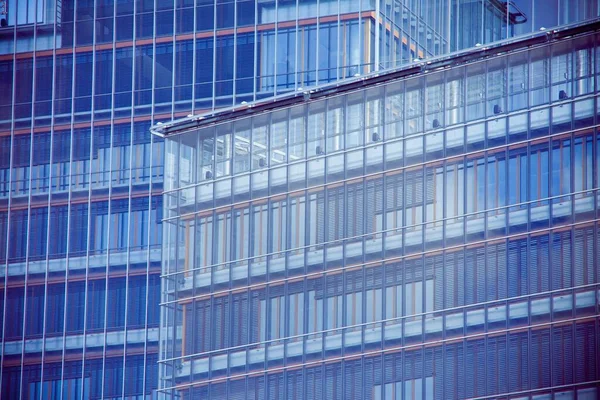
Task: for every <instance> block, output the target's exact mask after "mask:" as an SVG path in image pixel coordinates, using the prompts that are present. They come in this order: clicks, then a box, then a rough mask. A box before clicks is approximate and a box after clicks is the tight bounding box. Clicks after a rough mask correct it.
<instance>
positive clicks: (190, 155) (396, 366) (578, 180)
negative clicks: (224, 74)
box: [153, 21, 600, 400]
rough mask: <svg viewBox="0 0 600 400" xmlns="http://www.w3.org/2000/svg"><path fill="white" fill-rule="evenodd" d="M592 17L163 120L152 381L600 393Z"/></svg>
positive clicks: (193, 395) (290, 392)
mask: <svg viewBox="0 0 600 400" xmlns="http://www.w3.org/2000/svg"><path fill="white" fill-rule="evenodd" d="M599 62H600V22H598V21H595V22H591V23H587V24H581V25H576V26H570V27H563V28H559V29H553V30H546V31H543V32H538V33H535V34H531V35H528V36H526V37H522V38H520V39H514V40H509V41H505V42H501V43H499V44H495V45H488V46H482V47H477V48H474V49H469V50H465V51H463V52H460V53H457V54H454V55H451V56H442V57H439V58H430V59H428V60H425V61H422V60H419V61H418V62H416V63H412V64H411V65H408V66H406V67H401V68H398V69H392V70H389V71H383V72H378V73H372V74H367V75H364V76H361V77H354V78H349V79H348V80H345V81H343V82H338V83H335V84H326V85H323V86H319V87H315V88H310V89H303V90H301V91H297V92H295V93H291V94H288V95H283V96H280V97H278V98H276V99H265V100H262V101H258V102H256V103H252V104H245V105H240V106H237V107H234V108H232V109H229V110H217V111H215V112H212V113H208V114H204V115H201V116H191V117H188V118H184V119H182V120H180V121H175V122H173V123H166V124H159V125H156V126H154V127H153V133H155V134H156V135H158V136H160V137H163V138H165V161H166V163H165V178H164V179H165V193H164V207H165V208H164V215H163V217H164V219H163V227H164V234H163V297H162V300H163V306H162V307H163V308H162V313H161V346H160V347H161V350H160V355H159V358H160V364H161V367H160V377H161V381H160V382H161V383H160V385H161V386H160V390H162V391H163V392H164V393H165V394H167V395H168V397H170V398H182V399H205V398H210V399H225V398H227V399H265V398H268V399H404V400H408V399H454V398H456V399H462V398H502V399H505V398H511V399H517V398H518V399H552V398H554V399H563V398H570V399H571V398H577V399H596V398H598V394H599V392H600V365H599V360H600V357H599V354H598V351H599V350H598V349H599V344H600V311H599V307H600V283H599V282H600V247H599V246H600V223H599V221H600V218H599V215H600V214H599V211H600V193H599V192H598V190H599V188H600V174H599V171H600V157H599V155H598V154H599V152H600V133H599V131H598V118H600V113H599V111H598V110H600V106H599V104H600V103H599V101H600V98H599V97H598V89H597V88H598V87H599V86H598V85H600V79H599V78H600V68H599Z"/></svg>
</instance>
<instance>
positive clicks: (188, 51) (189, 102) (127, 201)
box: [0, 0, 599, 400]
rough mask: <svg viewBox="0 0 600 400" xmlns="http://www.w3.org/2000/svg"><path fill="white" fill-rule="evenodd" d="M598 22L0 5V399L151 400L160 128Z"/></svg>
mask: <svg viewBox="0 0 600 400" xmlns="http://www.w3.org/2000/svg"><path fill="white" fill-rule="evenodd" d="M598 12H599V7H598V4H597V2H596V1H593V2H592V1H587V0H579V1H573V0H571V1H566V0H552V1H548V0H544V1H543V2H542V1H539V0H515V1H513V2H509V3H507V4H505V3H504V2H503V1H497V0H421V1H415V0H394V1H388V2H377V1H363V0H336V1H327V0H309V1H305V0H298V1H284V0H280V1H274V0H265V1H262V0H261V1H255V0H249V1H243V0H238V1H233V0H214V1H211V0H177V1H175V0H156V1H155V0H137V1H122V0H117V1H115V0H77V1H76V0H43V1H42V0H0V324H1V326H0V399H1V400H4V399H11V400H12V399H31V398H37V399H58V398H85V399H87V398H90V399H99V398H105V399H118V398H124V397H126V398H132V397H135V398H155V397H156V396H157V392H156V389H157V387H158V366H157V361H158V358H159V356H158V354H159V313H160V308H159V302H160V296H161V290H160V274H161V246H162V243H163V241H162V234H163V228H162V224H161V220H162V218H163V202H162V196H161V194H162V192H163V189H164V186H163V170H164V161H165V156H164V142H163V139H162V138H160V137H156V136H152V135H150V133H149V128H150V126H151V125H153V124H155V123H157V122H166V121H170V120H173V119H177V118H182V117H185V116H186V115H188V114H190V113H192V114H200V113H203V112H207V111H208V112H210V111H212V110H216V109H221V108H224V107H230V106H234V105H239V104H241V103H242V102H248V103H250V102H253V101H256V100H260V99H265V98H269V97H272V96H274V95H277V96H281V95H286V93H296V92H297V91H298V90H299V89H300V88H308V87H312V86H315V85H322V84H324V83H329V82H332V81H336V80H339V79H343V78H348V77H354V76H356V75H359V76H364V75H366V74H370V73H372V72H374V71H379V70H384V69H388V68H394V67H396V66H398V65H403V64H406V63H409V62H412V61H413V60H415V59H420V60H422V59H428V58H430V57H433V56H437V55H441V54H447V53H448V52H451V51H455V50H459V49H462V48H466V47H471V46H475V45H476V44H478V43H480V44H485V43H488V42H491V41H495V40H500V39H507V38H510V37H513V36H517V35H520V34H524V33H527V32H531V31H538V30H539V29H540V28H542V27H546V28H549V27H552V26H556V25H561V24H566V23H570V22H575V21H583V20H586V19H589V18H595V17H597V16H598ZM272 143H274V142H272ZM248 145H249V144H248ZM281 145H282V146H287V144H281ZM207 146H208V145H207ZM323 146H325V145H323ZM327 146H329V149H332V148H333V147H331V146H333V144H327ZM208 147H210V146H208ZM231 149H233V148H231ZM307 149H308V148H307ZM314 150H315V149H312V150H311V151H314ZM323 151H325V147H323ZM265 152H266V149H265ZM306 152H308V150H306ZM278 154H279V153H278ZM219 157H222V155H220V156H219ZM224 157H229V158H231V157H236V156H235V155H234V154H228V155H226V156H224ZM288 157H291V156H288ZM229 158H228V159H229ZM265 158H266V153H265ZM290 159H291V158H290ZM169 162H171V163H172V162H174V161H173V159H170V161H169ZM225 164H226V163H224V164H223V165H225ZM219 168H221V167H218V168H217V167H215V169H214V171H212V172H211V173H212V174H214V176H215V178H219V177H220V175H218V174H220V173H221V172H218V171H220V170H219ZM230 168H231V167H230ZM236 168H245V167H235V168H234V169H230V170H229V173H233V171H234V170H235V171H237V169H236ZM242 170H243V169H242ZM236 173H237V172H236ZM236 201H237V200H236ZM264 215H267V214H264ZM211 229H213V228H211ZM214 229H216V228H214ZM211 234H212V231H211ZM215 237H216V236H215ZM211 243H212V242H211ZM214 243H216V241H215V242H214ZM215 245H216V244H215ZM215 254H216V253H215ZM243 254H244V257H247V256H248V251H247V250H244V253H243ZM215 257H216V256H215ZM208 262H209V263H217V262H219V261H218V259H216V258H215V259H211V260H210V261H208Z"/></svg>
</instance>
